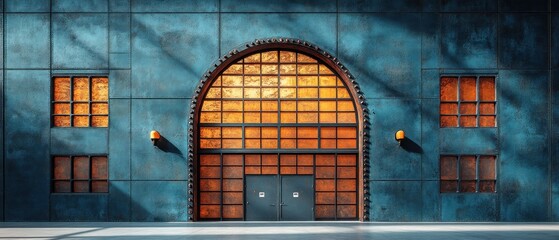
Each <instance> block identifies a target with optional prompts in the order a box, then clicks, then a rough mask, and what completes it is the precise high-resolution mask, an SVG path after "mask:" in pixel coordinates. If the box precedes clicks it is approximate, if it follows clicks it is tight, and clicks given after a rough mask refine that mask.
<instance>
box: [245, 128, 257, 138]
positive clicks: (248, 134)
mask: <svg viewBox="0 0 559 240" xmlns="http://www.w3.org/2000/svg"><path fill="white" fill-rule="evenodd" d="M245 138H260V128H259V127H245Z"/></svg>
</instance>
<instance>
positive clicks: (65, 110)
mask: <svg viewBox="0 0 559 240" xmlns="http://www.w3.org/2000/svg"><path fill="white" fill-rule="evenodd" d="M53 113H54V114H70V104H69V103H55V104H54V111H53Z"/></svg>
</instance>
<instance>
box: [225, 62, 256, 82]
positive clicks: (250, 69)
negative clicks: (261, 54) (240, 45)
mask: <svg viewBox="0 0 559 240" xmlns="http://www.w3.org/2000/svg"><path fill="white" fill-rule="evenodd" d="M245 74H260V64H245ZM223 83H224V84H225V82H223Z"/></svg>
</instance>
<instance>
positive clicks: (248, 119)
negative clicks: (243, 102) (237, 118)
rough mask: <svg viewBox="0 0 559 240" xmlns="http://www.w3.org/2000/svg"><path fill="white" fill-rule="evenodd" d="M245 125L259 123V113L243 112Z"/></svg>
mask: <svg viewBox="0 0 559 240" xmlns="http://www.w3.org/2000/svg"><path fill="white" fill-rule="evenodd" d="M244 117H245V118H244V121H245V123H260V112H245V113H244Z"/></svg>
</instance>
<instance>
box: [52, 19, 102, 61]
mask: <svg viewBox="0 0 559 240" xmlns="http://www.w3.org/2000/svg"><path fill="white" fill-rule="evenodd" d="M107 15H108V14H106V13H105V14H102V13H95V14H89V13H88V14H76V13H57V14H52V67H53V68H56V69H107V68H108V65H109V64H108V54H107V49H108V40H107V33H108V28H107V23H108V16H107ZM76 59H79V61H77V60H76Z"/></svg>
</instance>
